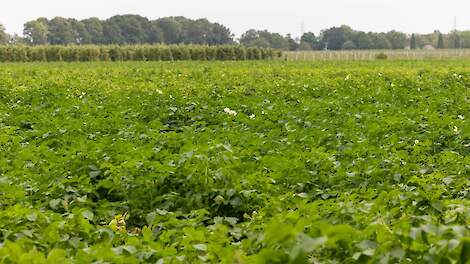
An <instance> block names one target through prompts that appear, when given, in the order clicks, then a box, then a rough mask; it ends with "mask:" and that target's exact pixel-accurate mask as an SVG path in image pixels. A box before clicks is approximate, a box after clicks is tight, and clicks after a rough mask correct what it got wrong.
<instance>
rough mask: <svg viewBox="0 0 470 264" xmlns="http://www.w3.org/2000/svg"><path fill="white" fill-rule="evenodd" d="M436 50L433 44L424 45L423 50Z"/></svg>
mask: <svg viewBox="0 0 470 264" xmlns="http://www.w3.org/2000/svg"><path fill="white" fill-rule="evenodd" d="M435 49H436V48H435V47H434V46H433V45H431V44H427V45H424V47H423V50H435Z"/></svg>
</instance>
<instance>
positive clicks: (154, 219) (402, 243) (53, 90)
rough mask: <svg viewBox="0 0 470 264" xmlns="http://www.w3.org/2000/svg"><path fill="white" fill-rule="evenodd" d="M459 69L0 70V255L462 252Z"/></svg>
mask: <svg viewBox="0 0 470 264" xmlns="http://www.w3.org/2000/svg"><path fill="white" fill-rule="evenodd" d="M469 65H470V61H469V60H454V61H375V62H345V61H343V62H334V61H331V62H283V61H264V62H263V61H256V62H187V61H186V62H151V63H146V62H124V63H118V62H94V63H91V62H90V63H37V64H34V63H28V64H0V155H1V156H0V263H28V264H30V263H61V264H63V263H141V262H146V263H159V264H162V263H367V262H370V263H465V262H467V263H468V261H470V199H469V198H470V122H469V119H470V66H469Z"/></svg>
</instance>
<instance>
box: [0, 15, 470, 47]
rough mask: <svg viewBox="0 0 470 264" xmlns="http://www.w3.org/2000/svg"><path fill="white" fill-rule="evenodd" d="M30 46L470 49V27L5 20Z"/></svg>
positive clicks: (15, 40)
mask: <svg viewBox="0 0 470 264" xmlns="http://www.w3.org/2000/svg"><path fill="white" fill-rule="evenodd" d="M8 43H9V44H24V45H88V44H96V45H138V44H170V45H171V44H198V45H210V46H211V45H232V44H241V45H243V46H246V47H260V48H275V49H280V50H324V49H329V50H352V49H363V50H367V49H405V48H410V49H420V48H470V31H458V32H457V31H454V32H450V33H448V34H443V33H440V32H439V31H434V32H432V33H430V34H412V35H409V34H406V33H403V32H398V31H394V30H393V31H389V32H380V33H376V32H364V31H358V30H354V29H352V28H351V27H349V26H346V25H343V26H339V27H331V28H328V29H325V30H322V31H321V32H320V34H318V35H315V34H314V33H312V32H307V33H304V34H303V35H302V36H301V37H300V38H294V37H292V35H291V34H287V35H285V36H283V35H281V34H279V33H275V32H269V31H267V30H255V29H250V30H248V31H246V32H245V33H243V34H242V36H241V37H240V38H239V39H235V36H234V34H233V33H232V32H231V31H230V29H229V28H227V27H226V26H224V25H221V24H219V23H213V22H210V21H209V20H207V19H195V20H194V19H189V18H185V17H164V18H159V19H156V20H149V19H148V18H146V17H143V16H140V15H117V16H113V17H111V18H108V19H105V20H100V19H99V18H88V19H83V20H77V19H73V18H63V17H55V18H53V19H47V18H38V19H36V20H32V21H28V22H26V23H25V24H24V30H23V35H22V36H18V35H13V36H10V35H8V34H7V33H6V32H5V28H4V27H3V26H2V25H0V44H8Z"/></svg>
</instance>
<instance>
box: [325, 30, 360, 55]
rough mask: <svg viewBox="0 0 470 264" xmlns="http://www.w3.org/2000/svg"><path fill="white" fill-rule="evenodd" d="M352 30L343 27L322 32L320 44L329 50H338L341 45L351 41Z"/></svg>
mask: <svg viewBox="0 0 470 264" xmlns="http://www.w3.org/2000/svg"><path fill="white" fill-rule="evenodd" d="M353 35H354V30H352V29H351V28H350V27H349V26H346V25H343V26H341V27H332V28H329V29H326V30H324V31H322V33H321V36H320V39H321V42H322V43H324V44H325V46H326V45H327V46H328V49H331V50H340V49H341V48H342V47H343V44H344V43H345V42H346V41H348V40H352V38H353Z"/></svg>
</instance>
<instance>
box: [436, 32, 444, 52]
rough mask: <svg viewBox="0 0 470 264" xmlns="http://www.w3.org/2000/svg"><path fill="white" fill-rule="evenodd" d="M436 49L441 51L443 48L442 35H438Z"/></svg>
mask: <svg viewBox="0 0 470 264" xmlns="http://www.w3.org/2000/svg"><path fill="white" fill-rule="evenodd" d="M437 48H438V49H443V48H444V36H443V35H442V33H439V38H438V39H437Z"/></svg>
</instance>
